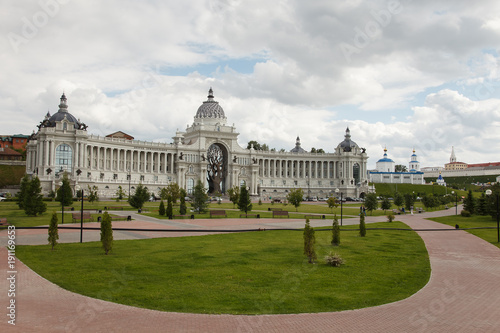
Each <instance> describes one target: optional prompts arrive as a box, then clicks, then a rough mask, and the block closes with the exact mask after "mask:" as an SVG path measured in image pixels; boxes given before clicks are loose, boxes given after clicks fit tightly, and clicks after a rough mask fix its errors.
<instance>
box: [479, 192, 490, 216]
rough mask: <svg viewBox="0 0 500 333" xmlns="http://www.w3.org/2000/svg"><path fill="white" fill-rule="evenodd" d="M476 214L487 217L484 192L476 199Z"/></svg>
mask: <svg viewBox="0 0 500 333" xmlns="http://www.w3.org/2000/svg"><path fill="white" fill-rule="evenodd" d="M476 214H478V215H488V208H487V204H486V194H484V192H483V193H482V194H481V196H480V197H479V198H478V199H477V205H476Z"/></svg>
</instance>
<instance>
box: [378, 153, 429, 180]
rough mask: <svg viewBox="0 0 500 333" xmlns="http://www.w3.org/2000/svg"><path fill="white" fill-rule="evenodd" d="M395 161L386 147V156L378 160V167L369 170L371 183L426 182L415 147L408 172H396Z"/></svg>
mask: <svg viewBox="0 0 500 333" xmlns="http://www.w3.org/2000/svg"><path fill="white" fill-rule="evenodd" d="M395 164H396V163H395V162H394V161H393V160H392V159H390V158H389V157H388V156H387V148H384V156H383V157H382V158H381V159H379V160H378V161H377V164H376V165H377V169H376V170H372V171H369V172H368V176H369V179H370V182H371V183H390V184H398V183H399V184H425V180H424V173H423V172H422V171H420V163H419V162H418V158H417V154H415V149H414V150H413V154H412V155H411V160H410V163H409V170H410V171H408V172H396V171H395Z"/></svg>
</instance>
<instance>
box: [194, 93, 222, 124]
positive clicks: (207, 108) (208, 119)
mask: <svg viewBox="0 0 500 333" xmlns="http://www.w3.org/2000/svg"><path fill="white" fill-rule="evenodd" d="M207 98H208V100H206V101H205V102H203V104H202V105H201V106H200V107H199V108H198V111H197V112H196V116H195V117H194V123H195V124H206V125H216V124H220V125H225V124H226V121H227V118H226V115H225V114H224V110H223V109H222V107H221V106H220V105H219V102H217V101H215V100H214V92H213V90H212V88H210V90H209V91H208V96H207Z"/></svg>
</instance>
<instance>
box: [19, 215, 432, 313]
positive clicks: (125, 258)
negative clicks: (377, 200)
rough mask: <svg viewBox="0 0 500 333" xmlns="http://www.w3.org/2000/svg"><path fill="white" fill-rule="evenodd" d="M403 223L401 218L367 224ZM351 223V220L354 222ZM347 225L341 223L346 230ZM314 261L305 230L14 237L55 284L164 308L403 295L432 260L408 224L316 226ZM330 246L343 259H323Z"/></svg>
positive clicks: (297, 306)
mask: <svg viewBox="0 0 500 333" xmlns="http://www.w3.org/2000/svg"><path fill="white" fill-rule="evenodd" d="M375 226H379V227H382V226H385V227H394V228H398V227H399V228H401V227H406V226H405V225H403V224H402V223H399V222H393V223H390V224H388V223H378V224H373V225H370V227H375ZM352 228H355V227H352ZM345 229H347V228H343V230H345ZM316 239H317V241H316V251H317V254H318V263H317V264H314V265H312V264H308V263H307V260H306V258H305V257H304V255H303V239H302V232H301V231H264V232H252V233H241V234H222V235H209V236H199V237H179V238H158V239H149V240H127V241H115V242H114V247H113V251H112V252H111V254H110V255H107V256H106V255H104V254H103V250H102V249H101V246H100V243H96V242H94V243H84V244H78V243H76V244H58V245H57V246H56V249H55V251H51V250H50V247H49V245H43V246H19V247H16V255H17V256H18V258H19V259H20V260H22V261H23V262H24V263H26V264H27V265H28V266H30V267H31V268H32V269H34V270H35V271H36V272H37V273H38V274H40V275H41V276H43V277H45V278H47V279H49V280H50V281H52V282H54V283H56V284H58V285H60V286H61V287H63V288H65V289H68V290H71V291H74V292H77V293H80V294H84V295H88V296H91V297H96V298H101V299H104V300H109V301H112V302H117V303H122V304H128V305H132V306H138V307H144V308H150V309H157V310H163V311H178V312H193V313H211V314H217V313H229V314H277V313H304V312H323V311H341V310H346V309H356V308H363V307H368V306H375V305H379V304H384V303H389V302H394V301H397V300H400V299H403V298H406V297H408V296H410V295H412V294H413V293H415V292H416V291H418V290H419V289H421V288H422V287H423V286H424V285H425V284H426V283H427V281H428V279H429V276H430V264H429V259H428V254H427V251H426V249H425V246H424V243H423V241H422V240H421V238H420V237H419V236H418V235H417V234H416V233H414V232H412V231H386V230H380V231H372V230H369V231H368V234H367V237H359V236H358V233H357V232H356V231H342V232H341V246H340V247H332V246H331V245H330V240H331V231H319V230H318V229H317V231H316ZM331 250H333V251H334V252H336V253H338V254H340V255H341V256H342V257H343V258H344V260H345V265H343V266H341V267H339V268H333V267H329V266H327V265H326V264H324V263H323V257H324V256H325V255H326V254H327V253H328V252H329V251H331Z"/></svg>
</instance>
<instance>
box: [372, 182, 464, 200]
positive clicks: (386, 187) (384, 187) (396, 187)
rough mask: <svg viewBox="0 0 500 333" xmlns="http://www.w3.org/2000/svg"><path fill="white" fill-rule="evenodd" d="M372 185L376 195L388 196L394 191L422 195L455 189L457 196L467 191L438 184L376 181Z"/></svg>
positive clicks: (444, 192) (447, 192)
mask: <svg viewBox="0 0 500 333" xmlns="http://www.w3.org/2000/svg"><path fill="white" fill-rule="evenodd" d="M373 185H375V191H376V193H377V195H383V196H389V197H392V196H394V193H396V192H399V193H401V194H406V193H413V192H415V194H416V195H417V196H423V195H424V194H434V195H445V194H450V195H451V191H455V192H456V193H457V195H458V196H459V197H460V196H465V195H467V191H462V190H454V189H451V188H447V187H445V186H439V185H416V184H386V183H383V184H379V183H377V184H373Z"/></svg>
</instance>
